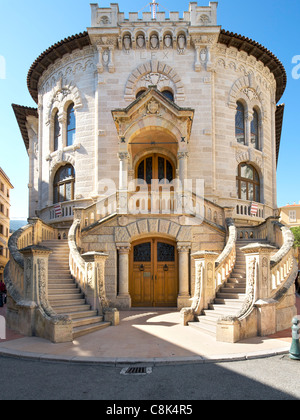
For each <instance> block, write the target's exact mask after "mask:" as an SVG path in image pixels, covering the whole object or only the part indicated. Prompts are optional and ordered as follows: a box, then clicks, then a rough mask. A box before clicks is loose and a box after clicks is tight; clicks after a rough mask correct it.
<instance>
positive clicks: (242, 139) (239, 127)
mask: <svg viewBox="0 0 300 420" xmlns="http://www.w3.org/2000/svg"><path fill="white" fill-rule="evenodd" d="M235 137H236V140H237V142H238V143H241V144H246V136H245V107H244V105H243V104H242V102H240V101H238V102H237V110H236V114H235Z"/></svg>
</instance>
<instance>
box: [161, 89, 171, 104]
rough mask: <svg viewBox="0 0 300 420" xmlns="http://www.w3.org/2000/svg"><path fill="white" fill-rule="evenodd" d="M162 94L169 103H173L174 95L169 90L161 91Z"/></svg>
mask: <svg viewBox="0 0 300 420" xmlns="http://www.w3.org/2000/svg"><path fill="white" fill-rule="evenodd" d="M162 94H163V95H164V96H165V97H166V98H168V99H169V100H170V101H172V102H174V95H173V93H172V92H170V91H169V90H163V91H162Z"/></svg>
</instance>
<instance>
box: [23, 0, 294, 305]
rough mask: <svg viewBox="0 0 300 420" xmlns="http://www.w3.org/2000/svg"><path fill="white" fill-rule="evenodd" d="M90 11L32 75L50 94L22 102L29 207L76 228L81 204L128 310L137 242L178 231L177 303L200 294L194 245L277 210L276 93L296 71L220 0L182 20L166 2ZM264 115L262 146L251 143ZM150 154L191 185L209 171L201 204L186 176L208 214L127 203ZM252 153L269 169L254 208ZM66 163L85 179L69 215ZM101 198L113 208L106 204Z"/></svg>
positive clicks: (217, 244) (87, 238) (115, 294)
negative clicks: (31, 107)
mask: <svg viewBox="0 0 300 420" xmlns="http://www.w3.org/2000/svg"><path fill="white" fill-rule="evenodd" d="M91 9H92V23H91V27H90V28H88V29H87V32H86V33H84V34H80V35H77V36H75V37H73V38H71V39H68V40H64V41H62V42H61V43H59V44H56V45H55V46H53V47H51V48H50V49H49V50H48V52H47V54H48V57H50V55H52V54H53V55H54V57H55V59H52V60H48V61H47V64H46V65H45V61H44V60H45V54H44V55H41V56H40V57H39V58H38V59H37V60H36V62H35V63H34V64H33V66H32V67H31V69H30V72H29V76H28V86H29V90H30V92H31V94H32V96H33V97H34V99H35V100H36V101H37V104H38V109H37V111H36V115H34V112H31V114H30V115H29V113H28V112H27V113H26V114H25V112H23V113H22V109H21V108H18V109H15V112H16V113H17V112H18V115H17V118H18V122H19V124H20V127H21V124H23V125H22V127H23V131H22V134H23V138H24V141H25V144H26V147H27V150H28V155H29V168H30V182H29V214H30V217H34V216H38V217H40V218H41V219H42V220H43V221H44V222H47V223H49V224H52V225H53V226H54V227H57V228H60V229H66V231H67V229H68V228H69V227H70V226H71V224H72V222H73V220H74V214H75V213H76V212H77V213H76V214H77V215H78V214H80V218H81V219H80V220H81V235H80V237H79V238H78V241H79V243H78V245H79V246H80V248H81V251H82V253H84V252H90V251H97V252H105V253H107V254H108V258H107V261H106V265H105V289H106V294H107V297H108V299H109V302H110V304H112V305H114V306H116V307H118V308H128V307H131V297H130V294H129V289H128V285H129V279H128V276H129V275H130V273H129V255H130V252H132V243H133V242H134V241H135V240H137V239H141V238H144V239H145V240H146V239H148V238H162V239H169V240H172V241H174V242H175V243H176V252H178V261H179V263H178V264H179V267H178V290H179V292H178V299H177V307H178V308H182V307H184V306H189V304H190V299H191V296H192V295H193V293H194V288H195V267H194V264H192V263H191V261H192V260H191V257H190V255H191V254H193V253H197V252H199V251H207V250H209V251H213V252H217V253H218V254H220V253H221V252H222V251H223V249H224V246H225V244H226V240H227V238H228V231H227V226H226V223H225V220H226V218H227V217H228V215H230V217H233V218H234V220H235V222H236V223H237V224H240V225H243V224H247V225H249V224H250V225H258V224H259V223H262V222H264V220H265V219H266V218H267V217H270V216H273V215H274V211H275V210H276V209H277V204H276V161H277V157H278V146H279V143H280V129H278V127H280V123H281V120H280V118H281V117H282V114H281V113H280V112H278V107H277V105H276V104H277V102H278V101H279V99H280V97H281V95H282V93H283V91H284V87H285V79H286V75H285V71H284V69H283V67H282V65H281V63H280V62H279V61H278V59H277V58H276V57H274V56H273V55H272V54H271V53H270V52H269V51H267V50H266V49H265V48H264V47H262V46H260V45H258V44H256V43H254V42H253V41H251V40H249V39H248V38H243V37H242V36H235V35H232V34H231V35H230V33H227V32H225V31H224V30H222V29H221V27H220V26H218V24H217V2H210V4H209V6H208V7H200V6H198V5H197V3H194V2H193V3H190V6H189V10H188V11H187V12H185V13H184V15H183V18H181V17H179V14H178V13H177V12H176V13H175V12H171V13H170V16H169V17H166V15H165V13H161V12H160V13H157V15H156V18H155V19H152V16H151V13H150V14H149V13H143V16H142V18H141V17H140V16H139V15H138V13H129V19H127V18H125V16H124V14H123V13H121V12H120V11H119V8H118V5H117V4H111V5H110V7H107V8H99V7H98V5H96V4H92V5H91ZM64 48H65V49H64ZM47 54H46V55H47ZM51 61H52V63H51V64H50V62H51ZM41 68H42V71H41ZM166 92H168V93H167V95H171V99H170V96H166ZM238 102H241V103H242V104H243V106H244V142H243V144H241V143H240V142H238V141H237V138H236V113H237V103H238ZM70 105H73V107H74V115H75V119H76V134H75V138H74V139H73V142H72V144H68V140H67V136H68V134H67V128H68V123H69V121H68V109H69V107H70ZM255 113H256V114H257V116H258V121H257V123H258V126H257V136H258V137H259V144H257V145H255V143H254V142H253V141H252V139H253V136H252V134H253V133H252V125H253V124H252V121H253V119H254V115H255ZM22 116H23V117H22ZM22 118H23V120H22ZM57 121H58V124H59V125H58V128H59V136H58V137H57V139H58V144H57V146H54V138H55V136H56V131H55V130H56V124H57ZM24 127H25V128H24ZM148 156H164V157H165V159H167V160H168V162H169V163H170V165H171V166H172V167H173V169H174V174H173V179H174V178H175V179H177V180H178V181H180V182H181V183H182V185H185V184H184V182H185V181H186V180H191V181H192V182H194V183H195V182H196V180H202V181H203V184H202V185H203V189H202V190H201V196H202V200H203V197H204V200H203V201H202V203H200V204H199V203H198V200H199V195H197V194H194V192H193V191H192V192H191V190H190V188H185V190H187V192H188V194H190V195H189V197H190V199H191V200H192V202H193V206H194V208H197V204H199V208H200V209H201V211H200V213H199V212H196V214H195V213H193V212H190V211H187V210H186V208H185V209H184V210H182V211H177V212H176V211H170V212H163V211H162V210H161V209H160V210H159V211H158V212H149V213H148V212H147V211H146V212H144V213H142V212H140V213H139V214H136V213H134V212H129V211H128V208H127V207H125V209H124V208H122V205H121V198H122V194H123V195H124V197H125V201H126V200H127V199H128V194H129V193H130V188H129V185H130V183H131V182H132V180H134V179H135V178H136V176H137V172H138V165H139V163H140V162H141V161H142V160H143V159H146V158H147V157H148ZM243 163H245V164H247V165H251V167H252V168H254V169H255V171H256V173H257V174H258V177H259V186H258V188H259V197H260V198H259V200H256V201H258V208H259V209H258V212H257V213H256V214H255V215H254V217H253V215H252V216H251V215H250V210H249V208H250V206H251V203H252V201H255V200H253V199H250V198H249V197H248V199H245V198H243V197H240V196H239V195H238V192H237V171H238V167H239V165H240V164H243ZM66 165H71V166H72V167H73V168H74V170H75V181H74V184H75V187H74V192H73V196H70V197H69V200H66V201H63V202H61V204H60V205H61V211H62V213H61V214H59V215H57V214H55V208H54V205H55V204H56V203H55V199H54V189H55V182H56V181H55V179H56V175H57V173H58V171H59V170H60V169H61V168H62V167H65V166H66ZM111 186H112V189H111V190H110V188H111ZM114 188H115V190H114ZM192 189H194V186H193V187H192ZM107 190H108V192H107ZM109 192H110V193H111V195H114V193H115V194H116V203H110V202H109V203H108V204H109V205H110V204H111V207H110V208H109V210H107V209H108V207H107V203H106V204H104V203H105V199H106V200H108V201H109V199H110V194H109ZM132 192H134V189H133V190H131V193H132ZM175 193H176V191H175ZM184 193H185V191H183V194H182V195H181V198H182V197H183V196H184ZM257 194H258V193H257ZM99 203H100V204H101V203H102V204H103V206H104V207H105V206H106V212H105V211H104V214H102V213H101V211H100V210H99V206H98V205H99ZM126 203H128V201H126ZM102 204H101V205H102ZM101 205H100V207H101ZM103 206H102V207H103ZM146 206H147V205H146ZM102 210H103V209H102ZM104 210H105V209H104ZM121 210H122V211H121ZM152 210H153V208H152ZM173 210H174V209H173ZM153 213H154V214H153Z"/></svg>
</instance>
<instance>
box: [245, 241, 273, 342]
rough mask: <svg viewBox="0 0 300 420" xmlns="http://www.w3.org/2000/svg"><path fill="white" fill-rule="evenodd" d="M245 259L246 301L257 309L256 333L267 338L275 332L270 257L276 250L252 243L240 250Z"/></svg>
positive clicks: (266, 245)
mask: <svg viewBox="0 0 300 420" xmlns="http://www.w3.org/2000/svg"><path fill="white" fill-rule="evenodd" d="M241 251H243V252H244V254H245V257H246V268H247V289H246V294H247V297H248V299H252V300H253V304H254V306H255V307H256V308H257V333H258V335H259V336H267V335H270V334H274V333H275V332H276V302H275V301H274V300H273V299H271V292H272V278H271V264H270V261H271V256H272V255H274V253H275V252H276V248H275V247H273V246H271V245H268V244H260V243H254V244H251V245H247V246H245V247H243V248H241Z"/></svg>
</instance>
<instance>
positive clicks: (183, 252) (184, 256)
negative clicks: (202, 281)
mask: <svg viewBox="0 0 300 420" xmlns="http://www.w3.org/2000/svg"><path fill="white" fill-rule="evenodd" d="M190 249H191V243H190V242H178V243H177V251H178V256H179V294H178V298H177V307H178V309H182V308H184V307H186V306H190V298H191V296H190V292H189V251H190Z"/></svg>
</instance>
